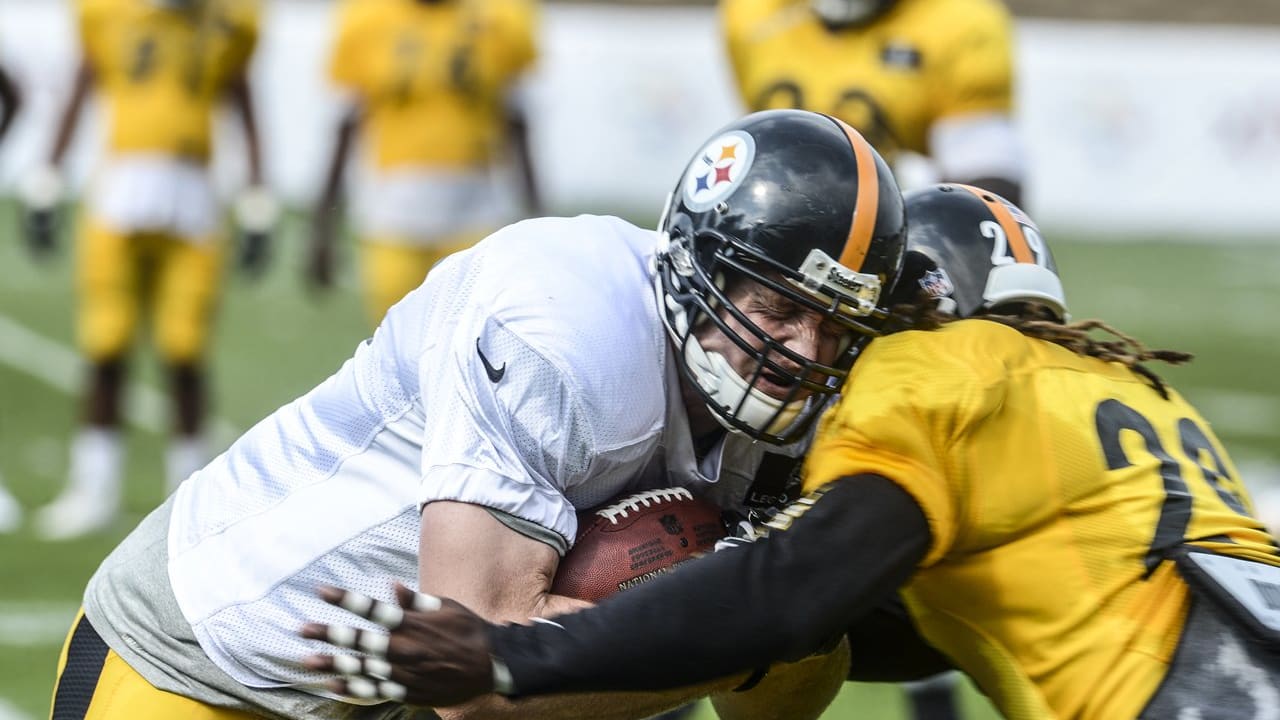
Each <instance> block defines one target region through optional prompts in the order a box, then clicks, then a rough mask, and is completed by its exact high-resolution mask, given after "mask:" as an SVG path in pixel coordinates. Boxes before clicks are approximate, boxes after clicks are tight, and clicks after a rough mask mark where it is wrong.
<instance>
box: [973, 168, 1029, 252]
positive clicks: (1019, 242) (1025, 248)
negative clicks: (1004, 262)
mask: <svg viewBox="0 0 1280 720" xmlns="http://www.w3.org/2000/svg"><path fill="white" fill-rule="evenodd" d="M956 187H959V188H964V189H965V190H967V191H969V192H971V193H973V194H974V195H977V196H978V199H979V200H981V201H982V202H984V203H986V204H987V207H988V208H990V209H991V214H992V215H995V216H996V221H997V222H999V223H1000V227H1002V228H1004V234H1005V236H1006V237H1007V238H1008V239H1009V249H1010V250H1011V251H1013V259H1014V260H1015V261H1017V262H1020V263H1033V264H1034V263H1035V261H1036V256H1035V253H1033V252H1031V245H1030V244H1029V243H1028V242H1027V235H1026V233H1024V232H1023V231H1022V223H1020V222H1018V221H1017V220H1015V219H1014V217H1013V213H1011V212H1009V208H1008V206H1006V205H1005V204H1004V203H1002V202H1000V201H999V200H996V199H995V197H994V196H993V195H992V194H991V193H989V192H986V191H984V190H982V189H981V188H976V187H973V186H971V185H960V184H957V185H956Z"/></svg>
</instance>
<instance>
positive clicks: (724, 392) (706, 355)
mask: <svg viewBox="0 0 1280 720" xmlns="http://www.w3.org/2000/svg"><path fill="white" fill-rule="evenodd" d="M684 348H685V351H684V356H685V362H686V364H687V365H688V367H689V369H690V370H692V371H693V376H694V378H695V379H696V381H697V383H698V386H699V387H701V388H702V389H703V390H704V391H705V392H706V393H707V394H708V395H710V396H711V398H712V400H713V401H714V402H715V403H716V404H717V405H722V406H725V407H728V408H729V410H730V412H731V413H732V414H733V416H734V417H735V418H736V419H737V420H739V421H740V422H743V423H746V424H747V425H750V426H751V427H753V428H755V429H756V430H760V431H763V432H767V433H770V434H773V435H777V434H780V433H781V432H782V431H783V430H785V429H787V427H788V426H790V425H791V423H792V422H794V421H795V419H796V416H798V415H799V414H800V411H801V410H803V409H804V406H805V401H804V400H793V401H792V402H789V403H784V402H783V401H781V400H778V399H777V398H773V397H770V396H769V395H767V394H766V393H763V392H761V391H760V390H757V389H756V388H753V387H751V386H750V385H749V384H748V383H747V381H746V380H744V379H742V376H741V375H739V374H738V373H737V372H736V371H735V370H734V369H733V367H732V366H731V365H730V364H729V361H728V360H726V359H725V358H724V356H723V355H721V354H720V353H717V352H707V351H705V350H703V349H702V345H701V344H699V343H698V339H697V338H693V337H691V338H689V341H688V342H687V343H685V344H684ZM735 408H737V411H736V412H734V409H735ZM779 411H781V412H779ZM711 414H712V415H714V416H715V418H716V420H717V421H719V423H720V424H721V425H724V426H725V428H727V429H728V430H730V431H731V432H739V431H738V429H737V428H735V427H733V426H732V425H730V424H729V423H728V421H727V420H725V419H724V418H723V417H722V416H721V414H720V413H718V412H712V413H711ZM775 416H776V417H777V419H776V420H774V421H773V422H772V423H771V422H769V421H770V420H773V418H774V417H775Z"/></svg>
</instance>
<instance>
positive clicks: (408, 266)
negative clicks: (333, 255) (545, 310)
mask: <svg viewBox="0 0 1280 720" xmlns="http://www.w3.org/2000/svg"><path fill="white" fill-rule="evenodd" d="M486 234H487V233H474V234H470V235H460V236H457V237H455V238H452V239H450V240H449V241H448V242H445V243H441V244H438V245H430V246H426V247H424V246H422V245H414V244H410V242H408V241H401V240H397V239H395V238H386V237H370V238H366V239H364V240H363V241H362V242H361V243H360V247H361V252H360V254H361V258H360V261H361V262H360V265H361V278H360V279H361V282H362V283H364V293H365V308H366V310H367V312H368V313H369V319H370V320H371V321H372V323H373V324H374V325H377V324H378V323H380V322H382V316H383V315H386V314H387V310H389V309H390V308H391V306H392V305H395V304H396V303H398V302H400V300H401V298H403V297H404V296H405V295H407V294H409V291H411V290H413V289H414V288H416V287H418V286H419V285H421V284H422V281H423V280H424V279H426V277H427V272H428V271H429V270H431V268H432V266H434V265H435V264H436V263H438V262H440V261H441V260H443V259H445V258H446V257H448V256H449V255H452V254H453V253H455V252H458V251H459V250H466V249H467V248H469V247H471V246H472V245H475V244H476V243H477V242H479V241H480V240H481V239H482V238H483V237H484V236H485V235H486Z"/></svg>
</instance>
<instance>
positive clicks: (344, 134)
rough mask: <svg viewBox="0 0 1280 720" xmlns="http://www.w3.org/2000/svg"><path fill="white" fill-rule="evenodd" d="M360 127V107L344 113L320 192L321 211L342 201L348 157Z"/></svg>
mask: <svg viewBox="0 0 1280 720" xmlns="http://www.w3.org/2000/svg"><path fill="white" fill-rule="evenodd" d="M359 127H360V109H359V108H358V107H352V108H350V109H349V110H348V111H347V112H346V114H345V115H343V117H342V122H341V123H340V124H339V125H338V131H337V133H336V134H335V137H334V143H333V154H332V155H331V156H330V157H329V170H328V172H326V173H325V180H324V188H323V190H321V193H320V203H319V205H320V206H319V208H318V210H320V211H333V210H335V209H336V208H337V205H338V204H339V203H340V202H341V201H342V178H343V176H344V175H345V174H346V171H347V158H348V156H349V155H350V154H351V146H352V145H353V144H354V142H355V135H356V131H357V130H358V129H359Z"/></svg>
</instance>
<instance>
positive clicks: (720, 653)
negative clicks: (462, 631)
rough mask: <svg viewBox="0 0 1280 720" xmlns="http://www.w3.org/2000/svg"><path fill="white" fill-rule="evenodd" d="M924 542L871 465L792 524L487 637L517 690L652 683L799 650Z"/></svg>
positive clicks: (890, 579)
mask: <svg viewBox="0 0 1280 720" xmlns="http://www.w3.org/2000/svg"><path fill="white" fill-rule="evenodd" d="M928 542H929V530H928V525H927V523H926V522H925V519H924V516H923V513H922V512H921V511H920V509H919V507H918V506H917V505H916V504H915V503H914V501H913V500H912V499H911V498H910V496H908V495H907V494H906V493H905V492H904V491H902V490H901V489H900V488H898V487H897V486H896V485H894V484H892V483H890V482H889V481H887V480H884V479H883V478H877V477H874V476H860V477H857V478H849V479H844V480H840V481H837V482H836V483H834V484H833V485H832V486H831V488H830V489H829V490H828V491H827V492H826V494H825V495H824V496H823V497H821V498H820V499H818V500H817V501H816V502H815V503H814V504H813V505H812V507H811V508H810V509H808V510H807V512H805V513H804V514H803V515H802V516H800V517H799V518H797V519H795V520H794V522H792V523H791V525H790V527H789V529H786V530H775V531H773V533H772V534H771V535H770V536H769V537H768V538H766V539H764V540H761V541H758V542H756V543H754V544H752V545H749V546H745V547H740V548H735V549H732V550H729V551H725V552H720V553H716V554H714V555H711V556H709V557H706V558H703V559H701V560H698V561H695V562H691V563H686V564H684V565H683V566H681V567H679V568H677V569H676V570H674V571H673V572H671V573H668V574H666V575H663V576H661V577H659V578H656V579H654V580H652V581H650V582H649V583H646V584H644V585H642V586H640V587H638V588H633V589H632V590H629V591H628V592H625V593H622V594H620V595H618V596H617V597H615V598H611V599H610V600H607V601H605V602H604V603H602V604H601V605H600V606H599V607H597V608H595V609H593V610H590V611H587V612H581V613H575V614H572V615H567V616H565V617H564V618H562V619H561V620H560V624H559V625H558V626H550V625H541V624H540V625H536V626H532V627H513V626H506V627H500V628H494V629H493V630H492V631H491V632H490V637H489V640H490V645H491V648H492V651H493V652H494V654H495V655H497V656H498V657H499V658H501V659H502V660H503V661H504V662H505V663H506V664H507V666H508V667H509V669H510V671H511V673H512V676H513V679H514V685H515V693H514V694H517V695H534V694H545V693H550V692H576V691H600V690H652V689H658V688H665V687H675V686H679V685H681V684H687V683H691V682H704V681H707V680H710V679H712V678H717V677H724V676H728V675H732V674H736V673H739V672H743V671H749V670H752V669H754V668H756V667H763V666H765V665H768V664H770V663H772V662H775V661H778V660H787V659H791V660H798V659H800V658H802V657H804V656H806V655H808V654H810V653H813V652H815V651H817V650H818V649H819V647H820V646H821V645H822V644H823V643H824V642H825V641H827V640H829V639H832V638H835V637H837V636H841V635H843V634H844V631H845V629H846V628H847V627H848V626H849V624H850V623H851V621H852V620H853V619H854V618H856V617H858V616H859V615H861V614H862V613H864V612H865V611H866V610H868V609H869V608H870V607H872V606H874V605H875V604H876V603H878V602H879V601H880V600H881V599H882V598H883V597H885V596H886V595H888V594H889V592H891V591H892V590H893V589H894V588H896V587H898V586H899V585H900V584H901V583H902V582H904V581H905V580H906V579H907V578H908V577H910V575H911V573H912V572H913V571H914V569H915V566H916V564H917V563H918V562H919V560H920V559H921V558H923V556H924V553H925V551H926V549H927V547H928ZM620 647H621V648H626V652H625V653H620V652H617V651H616V650H615V649H616V648H620Z"/></svg>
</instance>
